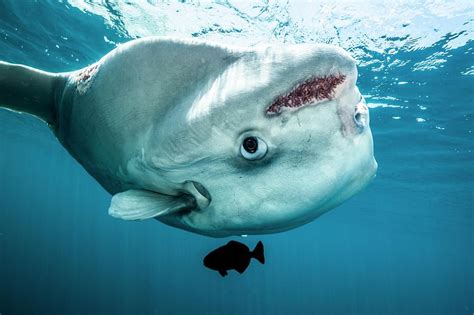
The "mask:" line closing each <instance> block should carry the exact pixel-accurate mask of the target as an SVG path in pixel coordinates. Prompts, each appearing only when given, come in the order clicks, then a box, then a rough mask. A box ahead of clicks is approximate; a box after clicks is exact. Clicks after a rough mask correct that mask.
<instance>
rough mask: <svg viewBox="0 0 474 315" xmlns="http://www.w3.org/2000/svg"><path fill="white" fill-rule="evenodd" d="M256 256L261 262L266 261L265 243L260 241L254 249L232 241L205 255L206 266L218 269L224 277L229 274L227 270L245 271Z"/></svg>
mask: <svg viewBox="0 0 474 315" xmlns="http://www.w3.org/2000/svg"><path fill="white" fill-rule="evenodd" d="M251 258H255V259H257V260H258V261H259V262H260V263H262V264H264V263H265V256H264V255H263V243H262V242H261V241H259V242H258V243H257V246H255V248H254V250H253V251H250V250H249V248H248V247H247V246H246V245H245V244H242V243H239V242H237V241H230V242H229V243H227V244H226V245H224V246H221V247H219V248H217V249H215V250H213V251H212V252H210V253H209V254H207V256H206V257H204V261H203V263H204V266H206V267H207V268H209V269H212V270H217V271H218V272H219V274H220V275H221V276H223V277H225V276H227V270H231V269H234V270H237V271H238V272H239V273H243V272H244V271H245V269H247V267H248V266H249V264H250V259H251Z"/></svg>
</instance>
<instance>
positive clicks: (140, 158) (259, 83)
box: [0, 38, 377, 237]
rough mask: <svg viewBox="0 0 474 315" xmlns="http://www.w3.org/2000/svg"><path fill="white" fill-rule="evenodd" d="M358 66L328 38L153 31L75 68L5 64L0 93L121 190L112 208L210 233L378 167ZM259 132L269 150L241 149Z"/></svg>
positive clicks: (345, 184) (317, 200)
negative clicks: (295, 94)
mask: <svg viewBox="0 0 474 315" xmlns="http://www.w3.org/2000/svg"><path fill="white" fill-rule="evenodd" d="M7 72H8V73H9V76H7V75H6V73H7ZM331 75H343V76H344V78H345V79H344V82H343V83H342V84H340V85H338V86H337V87H336V88H335V89H334V91H333V93H332V94H331V97H330V98H328V99H325V100H319V101H314V102H310V103H308V104H306V105H305V106H302V107H300V108H297V109H292V110H290V109H286V110H283V111H282V112H281V113H279V114H276V115H268V114H267V113H266V109H267V108H268V106H269V105H270V104H271V103H272V102H273V101H274V100H275V99H276V98H277V97H278V96H281V95H285V94H287V93H289V92H290V91H292V89H294V88H295V86H297V85H298V84H299V83H301V82H303V81H305V80H307V79H308V78H314V77H316V78H318V77H327V76H331ZM35 76H38V78H36V77H35ZM28 78H29V79H28ZM31 78H33V79H31ZM356 78H357V70H356V66H355V62H354V60H353V59H352V58H351V57H350V56H349V55H348V54H347V53H346V52H345V51H343V50H342V49H340V48H337V47H333V46H329V45H317V44H305V45H285V46H259V47H255V48H245V49H244V48H237V47H228V46H221V45H216V44H210V43H206V42H201V41H189V40H175V39H168V38H148V39H141V40H136V41H132V42H129V43H127V44H125V45H122V46H120V47H118V48H117V49H115V50H113V51H112V52H111V53H109V54H108V55H106V56H105V57H104V58H102V59H101V60H100V61H99V62H97V63H96V64H94V65H91V66H89V67H87V68H84V69H81V70H79V71H76V72H72V73H65V74H48V73H44V72H39V71H37V70H33V69H31V68H26V67H23V66H18V65H11V64H6V63H0V104H2V106H3V107H8V108H10V109H13V110H17V111H26V112H29V113H32V114H34V115H37V116H39V117H40V118H42V119H43V120H45V121H46V122H48V123H49V124H50V126H51V127H52V129H53V130H54V132H55V134H56V135H57V137H58V139H59V140H60V141H61V143H62V144H63V145H64V146H65V147H66V148H67V150H68V151H69V152H70V153H71V154H72V155H73V156H74V157H75V158H76V159H77V160H78V161H79V162H80V163H81V164H82V165H83V166H84V168H85V169H86V170H87V171H88V172H89V173H90V174H91V175H92V176H94V177H95V178H96V179H97V181H98V182H99V183H100V184H101V185H102V186H103V187H104V188H105V189H106V190H107V191H108V192H110V193H111V194H114V195H115V196H114V197H113V199H112V204H111V208H110V213H111V214H112V215H114V216H116V217H120V218H124V219H146V218H151V217H156V218H157V219H158V220H160V221H162V222H164V223H166V224H169V225H172V226H175V227H178V228H181V229H184V230H188V231H192V232H195V233H199V234H204V235H208V236H214V237H223V236H228V235H241V234H266V233H274V232H280V231H284V230H288V229H292V228H295V227H297V226H300V225H302V224H305V223H308V222H310V221H312V220H314V219H315V218H317V217H318V216H320V215H321V214H323V213H324V212H326V211H328V210H330V209H332V208H334V207H335V206H337V205H339V204H340V203H342V202H343V201H345V200H347V199H348V198H349V197H351V196H353V195H354V194H355V193H357V192H358V191H360V190H361V189H362V188H363V187H365V186H366V185H367V184H368V183H369V182H370V181H371V180H372V179H373V177H374V176H375V172H376V169H377V163H376V162H375V159H374V157H373V144H372V135H371V132H370V128H369V116H368V110H367V107H366V106H365V101H364V100H363V98H362V96H361V94H360V93H359V91H358V89H357V87H356V86H355V82H356ZM28 80H30V81H31V82H29V81H28ZM25 82H26V83H25ZM28 82H29V83H28ZM19 83H22V85H21V84H19ZM18 86H20V87H18ZM15 87H17V88H16V90H15V91H13V92H11V90H12V89H14V88H15ZM8 91H10V92H8ZM32 91H33V92H32ZM34 91H36V92H34ZM38 91H43V92H38ZM19 95H22V96H21V97H20V96H19ZM32 100H36V101H33V102H32ZM249 136H252V137H258V138H259V141H260V140H261V141H263V144H262V143H259V149H261V148H263V147H264V146H265V144H266V146H267V148H268V150H267V152H266V154H264V156H263V157H262V158H260V159H256V160H249V159H247V158H245V157H244V156H243V155H242V142H243V140H244V139H245V138H246V137H249ZM161 208H162V209H163V210H160V209H161Z"/></svg>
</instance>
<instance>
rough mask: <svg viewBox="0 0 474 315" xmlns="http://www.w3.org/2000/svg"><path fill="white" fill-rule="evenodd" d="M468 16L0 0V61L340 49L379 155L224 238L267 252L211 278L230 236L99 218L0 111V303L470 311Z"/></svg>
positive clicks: (99, 310)
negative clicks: (280, 46) (293, 208)
mask: <svg viewBox="0 0 474 315" xmlns="http://www.w3.org/2000/svg"><path fill="white" fill-rule="evenodd" d="M473 23H474V5H472V4H470V3H469V2H468V1H455V2H450V3H445V2H441V1H418V2H412V3H408V2H404V1H401V2H396V3H392V2H390V3H389V2H386V3H384V2H380V1H372V2H370V1H368V2H364V3H362V2H341V3H338V4H334V3H331V2H327V1H323V2H321V1H319V2H318V1H305V2H303V1H301V2H291V3H289V2H285V1H275V2H268V1H259V2H254V3H252V4H249V3H248V2H236V1H215V2H202V1H201V2H199V1H180V2H171V1H167V2H158V1H151V0H149V1H144V0H143V1H133V2H124V1H91V0H88V1H80V0H70V1H66V0H64V1H53V0H44V1H33V0H31V1H30V0H20V1H16V0H2V1H0V60H4V61H8V62H15V63H22V64H27V65H30V66H33V67H37V68H40V69H43V70H48V71H58V72H59V71H70V70H75V69H79V68H81V67H84V66H86V65H88V64H91V63H93V62H94V61H96V60H97V59H98V58H100V57H101V56H102V55H103V54H105V53H107V52H108V51H110V50H112V49H113V48H115V47H116V45H118V44H120V43H124V42H127V41H129V40H130V39H133V38H138V37H143V36H147V35H173V36H180V37H198V38H204V39H209V40H214V41H219V42H225V43H234V44H247V45H253V44H258V43H260V42H278V43H294V42H326V43H333V44H336V45H340V46H342V47H344V48H345V49H347V50H348V51H350V52H351V53H352V54H353V55H354V56H355V57H356V58H357V60H358V63H359V81H358V82H359V83H358V85H359V88H360V90H361V91H362V93H363V94H364V96H365V97H366V99H367V101H368V103H369V106H370V107H371V128H372V132H373V135H374V142H375V155H376V159H377V161H378V163H379V170H378V175H377V178H376V179H375V180H374V181H373V182H372V183H371V184H370V186H369V187H367V188H366V189H365V190H364V191H363V192H361V193H360V194H358V195H356V196H355V197H353V198H352V199H351V200H349V201H348V202H346V203H344V204H343V205H341V206H339V207H338V208H336V209H334V210H332V211H330V212H328V213H327V214H325V215H323V216H322V217H321V218H319V219H318V220H316V221H314V222H313V223H311V224H308V225H306V226H303V227H301V228H298V229H295V230H292V231H288V232H284V233H280V234H274V235H266V236H249V237H248V238H232V239H238V240H239V241H241V242H244V243H246V244H248V245H249V246H250V247H253V246H254V245H255V244H256V243H257V241H258V240H262V241H263V242H264V244H265V250H266V260H267V263H266V264H265V265H264V266H262V265H259V264H258V263H256V262H255V261H254V262H252V264H251V265H250V267H249V269H248V270H247V271H246V272H245V273H244V274H243V275H239V274H237V273H235V272H231V273H230V275H229V276H228V277H226V278H221V277H220V276H219V275H218V274H217V273H215V272H213V271H210V270H208V269H205V268H204V267H203V266H202V258H203V257H204V256H205V255H206V254H207V253H208V252H209V251H210V250H212V249H214V248H215V247H218V246H221V245H223V244H224V243H226V242H227V241H228V239H212V238H207V237H203V236H198V235H194V234H191V233H187V232H184V231H181V230H177V229H173V228H171V227H168V226H165V225H163V224H160V223H158V222H156V221H154V220H149V221H144V222H125V221H121V220H117V219H114V218H111V217H110V216H109V215H108V214H107V208H108V205H109V202H110V196H109V195H108V193H107V192H105V191H104V189H103V188H101V187H100V186H99V184H98V183H97V182H96V181H95V180H93V179H92V177H90V176H89V175H88V174H87V173H86V171H85V170H83V169H82V167H81V166H80V165H79V164H78V163H77V162H76V161H74V160H73V158H72V157H70V156H69V154H68V153H67V152H66V151H65V149H63V148H62V147H61V145H60V144H59V143H58V141H57V140H56V139H55V138H54V136H53V135H52V134H51V132H50V131H49V130H48V128H47V127H46V126H45V125H43V124H42V123H41V122H40V121H39V120H37V119H35V118H33V117H30V116H28V115H20V114H16V113H13V112H10V111H6V110H0V314H2V315H3V314H472V313H473V312H474V227H473V222H474V221H473V210H474V203H473V202H474V186H473V184H474V156H473V149H474V148H473V147H474V145H473V144H474V143H473V135H472V130H473V128H474V125H473V119H474V115H473V114H474V107H473V105H474V103H473V96H474V94H473V91H474V58H473V53H474V42H473V39H474V36H473Z"/></svg>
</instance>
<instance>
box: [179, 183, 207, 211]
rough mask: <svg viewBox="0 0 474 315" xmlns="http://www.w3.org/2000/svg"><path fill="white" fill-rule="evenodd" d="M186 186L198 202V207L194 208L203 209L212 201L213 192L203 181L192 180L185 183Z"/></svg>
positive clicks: (187, 190)
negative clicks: (210, 192) (208, 189)
mask: <svg viewBox="0 0 474 315" xmlns="http://www.w3.org/2000/svg"><path fill="white" fill-rule="evenodd" d="M184 188H185V190H186V192H187V193H188V194H190V195H191V196H192V197H193V198H194V201H195V203H196V208H195V209H192V210H203V209H205V208H207V207H208V206H209V204H210V203H211V200H212V198H211V194H209V191H207V189H206V187H204V186H203V185H202V184H201V183H199V182H196V181H193V180H190V181H187V182H186V183H185V184H184Z"/></svg>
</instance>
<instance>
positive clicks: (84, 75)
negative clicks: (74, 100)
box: [76, 63, 99, 95]
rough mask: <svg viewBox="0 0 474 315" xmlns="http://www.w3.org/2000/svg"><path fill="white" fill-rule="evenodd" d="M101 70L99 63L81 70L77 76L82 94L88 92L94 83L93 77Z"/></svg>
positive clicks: (78, 86)
mask: <svg viewBox="0 0 474 315" xmlns="http://www.w3.org/2000/svg"><path fill="white" fill-rule="evenodd" d="M98 71H99V65H98V64H97V63H96V64H93V65H92V66H89V67H87V68H85V69H84V70H82V71H81V72H79V73H78V74H77V77H76V84H77V90H78V92H79V94H80V95H83V94H85V93H86V92H87V89H88V88H89V86H90V85H91V83H92V79H93V78H94V76H95V75H96V73H97V72H98Z"/></svg>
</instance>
